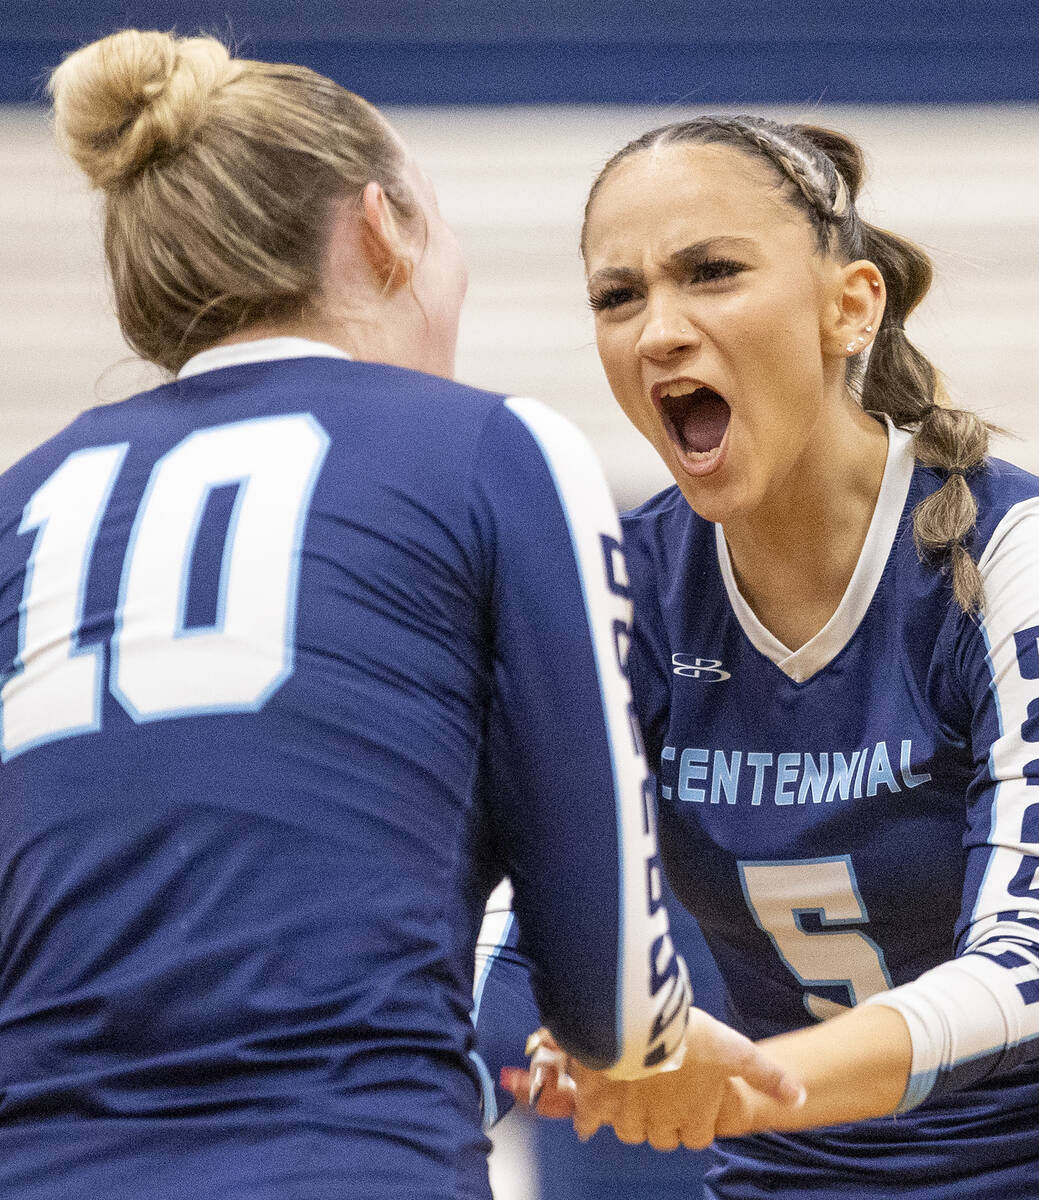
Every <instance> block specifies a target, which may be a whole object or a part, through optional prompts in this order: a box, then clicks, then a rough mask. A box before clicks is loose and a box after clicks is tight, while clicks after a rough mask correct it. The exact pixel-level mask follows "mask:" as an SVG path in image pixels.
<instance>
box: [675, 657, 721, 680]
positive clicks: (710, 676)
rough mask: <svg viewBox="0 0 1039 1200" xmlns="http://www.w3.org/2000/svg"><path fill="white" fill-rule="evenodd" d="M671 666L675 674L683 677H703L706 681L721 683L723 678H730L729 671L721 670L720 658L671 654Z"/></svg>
mask: <svg viewBox="0 0 1039 1200" xmlns="http://www.w3.org/2000/svg"><path fill="white" fill-rule="evenodd" d="M671 666H672V668H673V669H674V673H675V674H676V675H681V676H682V677H683V678H685V679H703V680H705V681H706V682H707V683H721V681H722V680H723V679H731V678H732V673H731V672H730V671H723V670H722V664H721V660H720V659H717V658H693V656H692V655H691V654H672V655H671Z"/></svg>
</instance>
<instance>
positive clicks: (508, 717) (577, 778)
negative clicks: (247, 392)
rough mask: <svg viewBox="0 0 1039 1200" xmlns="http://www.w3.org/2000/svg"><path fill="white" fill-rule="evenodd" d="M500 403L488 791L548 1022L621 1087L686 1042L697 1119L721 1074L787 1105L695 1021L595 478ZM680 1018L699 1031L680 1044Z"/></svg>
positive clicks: (627, 613) (522, 414) (754, 1058)
mask: <svg viewBox="0 0 1039 1200" xmlns="http://www.w3.org/2000/svg"><path fill="white" fill-rule="evenodd" d="M509 404H510V407H511V408H512V411H513V413H514V416H515V417H516V418H517V423H516V424H515V425H514V426H513V427H512V428H511V429H509V430H507V431H506V433H507V435H508V436H507V437H506V438H505V439H503V440H502V441H501V442H499V441H494V442H491V443H489V444H488V445H486V446H485V447H484V449H485V451H486V452H485V453H484V454H483V455H482V456H481V464H480V465H481V479H482V485H481V495H482V497H483V509H484V512H486V513H490V514H491V515H492V517H493V522H492V523H491V525H490V528H491V529H492V530H493V537H491V536H490V535H489V534H488V533H487V532H485V533H484V535H483V540H484V542H485V543H487V542H491V543H492V544H493V545H494V547H495V554H494V564H495V569H494V578H495V588H494V595H495V604H494V614H495V648H496V649H495V652H496V663H495V694H494V696H493V698H492V701H491V712H490V717H489V722H488V732H487V751H488V753H487V761H488V763H489V777H488V779H487V780H485V783H486V791H487V795H488V797H489V800H490V805H491V812H492V821H493V825H494V827H495V829H496V832H497V836H498V840H499V846H500V849H501V854H502V857H503V859H504V860H505V866H506V870H507V871H508V874H509V876H510V878H511V880H512V885H513V888H514V895H515V908H516V915H517V918H518V923H519V929H520V941H519V949H520V951H522V952H524V953H525V954H526V955H527V956H528V957H529V959H530V961H531V963H532V980H533V986H534V991H535V994H536V996H537V1000H538V1003H539V1005H540V1009H541V1012H542V1014H543V1017H544V1020H545V1023H546V1025H547V1026H548V1027H549V1029H550V1030H551V1032H552V1033H553V1034H554V1036H555V1038H556V1039H557V1041H558V1042H559V1043H560V1044H561V1045H562V1046H563V1047H564V1049H565V1050H566V1051H568V1052H569V1053H570V1054H572V1055H573V1056H574V1058H575V1059H576V1060H578V1061H579V1062H583V1063H585V1064H587V1065H588V1066H590V1067H595V1068H599V1069H600V1072H601V1074H598V1075H597V1078H599V1079H600V1080H601V1081H603V1082H604V1083H605V1084H607V1085H609V1086H610V1087H614V1088H620V1087H621V1086H622V1085H621V1084H620V1083H618V1082H616V1081H618V1080H635V1081H639V1082H644V1083H646V1084H648V1083H649V1082H651V1079H650V1078H649V1077H652V1079H653V1080H655V1079H656V1078H658V1077H663V1076H665V1075H668V1074H670V1073H671V1071H672V1070H673V1069H675V1068H677V1067H678V1065H679V1063H680V1062H681V1059H682V1056H683V1054H685V1053H687V1052H688V1051H689V1050H690V1049H691V1053H692V1059H693V1061H694V1062H696V1063H697V1064H698V1065H699V1067H700V1070H699V1072H698V1074H697V1089H698V1098H699V1099H698V1105H697V1108H698V1116H697V1118H696V1119H697V1120H699V1121H700V1122H701V1123H702V1121H703V1120H705V1119H706V1116H705V1114H707V1113H710V1114H711V1116H712V1117H713V1113H714V1110H715V1108H716V1107H717V1104H718V1101H719V1099H720V1095H721V1086H722V1083H723V1082H724V1080H725V1079H726V1078H727V1077H728V1076H729V1075H731V1074H736V1073H739V1074H742V1075H744V1076H745V1077H746V1078H747V1079H748V1080H750V1081H751V1082H752V1083H753V1084H754V1085H755V1086H758V1087H762V1088H765V1089H767V1090H768V1091H770V1092H771V1093H772V1094H775V1095H777V1096H781V1097H785V1098H786V1099H787V1101H788V1102H789V1101H790V1100H793V1099H796V1097H797V1095H798V1094H799V1091H800V1089H799V1087H798V1086H797V1085H795V1084H792V1083H791V1082H790V1081H789V1080H788V1079H787V1078H786V1077H785V1076H784V1074H783V1072H781V1071H780V1070H779V1069H778V1068H776V1067H775V1066H774V1065H773V1064H772V1063H770V1062H769V1061H768V1060H767V1059H766V1057H765V1056H764V1055H763V1054H762V1053H761V1052H760V1051H758V1050H756V1049H755V1048H754V1046H753V1044H752V1043H751V1042H749V1041H748V1040H747V1039H746V1038H744V1037H742V1036H741V1035H739V1034H736V1033H735V1032H734V1031H732V1030H730V1029H728V1028H727V1027H726V1026H724V1025H722V1024H721V1023H720V1022H718V1021H715V1020H714V1019H713V1018H711V1017H709V1016H707V1014H705V1013H699V1012H698V1011H697V1010H692V1012H691V1013H690V1011H689V1002H690V999H691V994H690V988H689V981H688V973H687V970H686V966H685V963H684V962H683V960H682V958H681V957H680V956H679V955H677V954H676V953H675V950H674V947H673V945H672V941H671V936H670V932H669V926H668V918H667V909H666V904H665V898H664V890H663V876H662V871H661V864H660V859H659V854H658V849H657V842H656V828H655V791H654V787H653V783H652V779H651V777H650V775H649V773H648V771H647V768H646V763H645V760H644V756H643V753H642V739H641V735H640V732H639V728H638V724H637V721H636V719H635V714H634V709H633V705H632V700H631V691H630V688H629V685H628V678H627V661H628V644H629V641H630V623H631V604H630V600H629V596H628V583H627V575H626V568H625V562H624V557H623V555H622V553H621V548H620V530H619V526H618V522H617V517H616V514H615V512H614V509H613V506H612V502H611V500H610V498H609V495H608V493H607V491H606V487H605V482H604V481H603V479H602V475H601V473H600V471H599V469H598V467H597V465H596V463H595V461H594V459H593V458H592V456H591V453H590V450H589V448H588V446H587V444H586V443H585V442H584V440H583V438H581V437H580V436H579V435H577V434H576V432H575V431H574V430H573V429H572V428H571V427H570V426H569V425H568V424H567V423H566V422H564V421H562V420H561V419H560V418H558V417H556V416H555V415H554V414H552V413H550V412H549V411H548V410H545V409H544V408H542V407H541V406H540V405H534V404H533V403H532V402H530V401H510V402H509ZM517 439H518V444H516V440H517ZM510 440H511V441H512V443H513V444H512V446H511V450H512V453H511V454H510V455H509V456H508V457H505V456H504V455H503V454H502V452H501V448H502V446H503V445H509V441H510ZM484 529H485V530H486V529H487V522H486V521H485V523H484ZM501 961H502V960H501V958H500V956H499V959H498V960H497V962H498V963H500V962H501ZM492 976H493V970H492ZM687 1017H688V1018H690V1019H692V1021H693V1022H694V1026H695V1029H696V1031H697V1033H696V1036H695V1037H691V1038H683V1030H684V1028H685V1026H686V1021H687ZM482 1026H483V1022H482V1021H481V1027H482ZM481 1036H483V1035H482V1034H481ZM575 1069H577V1070H580V1068H579V1067H578V1068H575Z"/></svg>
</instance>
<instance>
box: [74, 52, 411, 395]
mask: <svg viewBox="0 0 1039 1200" xmlns="http://www.w3.org/2000/svg"><path fill="white" fill-rule="evenodd" d="M50 91H51V95H52V97H53V100H54V112H55V125H56V132H57V135H58V138H59V140H60V141H61V143H62V144H63V145H64V146H65V147H66V149H67V150H68V152H69V153H70V154H71V156H72V158H73V159H74V160H75V161H76V163H77V164H78V165H79V167H80V168H81V169H82V170H83V172H84V173H85V174H86V176H87V177H88V179H89V180H90V182H91V183H92V184H93V185H94V186H95V187H98V188H101V189H103V190H104V192H105V218H104V225H105V232H104V241H105V256H106V259H107V262H108V268H109V272H110V274H111V278H112V286H113V291H114V298H115V306H116V313H117V315H118V318H119V324H120V326H121V327H122V330H123V334H124V336H125V337H126V340H127V341H128V342H129V344H130V345H131V346H132V347H133V349H134V350H136V351H137V352H138V353H139V354H140V355H141V356H142V357H144V358H146V359H148V360H150V361H151V362H154V363H158V364H159V365H160V366H162V367H165V368H166V369H168V370H169V371H171V372H176V371H177V370H179V368H180V367H181V366H183V364H184V363H185V362H187V360H188V359H189V358H191V356H192V355H193V354H196V353H197V352H198V351H199V350H202V349H205V348H206V347H207V346H211V345H212V344H213V343H214V342H216V341H218V340H220V339H221V338H223V337H226V336H227V335H229V334H231V333H235V332H238V331H239V330H242V329H244V328H246V327H248V326H250V325H253V324H256V323H258V322H262V321H271V320H277V319H279V318H283V317H286V316H291V315H295V316H298V315H301V314H302V313H303V312H304V311H305V310H306V309H307V307H308V306H309V305H310V304H311V303H312V302H313V300H314V299H315V298H316V296H317V294H318V288H319V267H320V261H321V252H322V249H323V246H324V243H325V237H326V229H327V225H328V214H329V208H330V205H331V202H332V201H333V200H335V199H338V198H341V197H343V196H360V194H361V192H362V191H363V190H364V187H365V185H366V184H367V183H369V182H370V181H372V180H374V181H376V182H378V183H379V184H381V186H382V187H383V189H384V191H385V192H386V195H387V197H388V199H389V200H390V202H391V204H393V206H394V208H395V210H396V211H397V212H398V213H399V214H400V216H401V217H402V218H403V219H404V220H406V221H407V220H410V219H411V218H413V217H414V216H415V214H416V212H417V206H416V203H415V200H414V198H413V196H412V195H411V193H410V191H409V189H408V188H407V186H406V185H405V184H404V183H403V181H402V179H401V168H402V166H403V160H404V150H403V147H402V145H401V143H400V141H399V140H398V139H397V137H396V136H395V134H394V133H393V131H392V130H391V129H390V127H389V125H388V124H387V123H386V122H385V121H384V120H383V118H382V117H381V116H380V114H379V113H378V111H377V110H376V109H375V108H373V107H372V106H371V105H370V104H369V103H368V102H367V101H365V100H363V99H361V97H359V96H355V95H354V94H353V93H352V92H349V91H347V90H346V89H345V88H343V87H340V86H339V84H337V83H334V82H333V81H332V80H330V79H326V78H325V77H324V76H322V75H318V74H316V73H315V72H314V71H311V70H308V69H307V68H306V67H299V66H291V65H277V64H271V63H262V62H253V61H249V60H245V59H233V58H231V57H230V55H229V54H228V51H227V49H226V48H225V47H224V46H223V45H222V44H221V43H220V42H218V41H217V40H216V39H215V38H211V37H192V38H180V37H175V36H174V35H172V34H168V33H161V32H155V31H148V32H146V31H141V30H136V29H125V30H123V31H121V32H120V33H116V34H112V35H111V36H110V37H106V38H102V39H101V40H100V41H97V42H93V43H91V44H90V45H88V46H85V47H83V48H82V49H80V50H77V51H76V52H75V53H73V54H71V55H69V57H68V58H66V59H65V61H64V62H63V63H62V64H61V66H60V67H58V68H57V70H56V71H55V72H54V73H53V75H52V76H51V80H50Z"/></svg>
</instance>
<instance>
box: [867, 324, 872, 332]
mask: <svg viewBox="0 0 1039 1200" xmlns="http://www.w3.org/2000/svg"><path fill="white" fill-rule="evenodd" d="M866 332H867V333H872V332H873V326H872V325H867V326H866Z"/></svg>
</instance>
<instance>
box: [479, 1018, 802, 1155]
mask: <svg viewBox="0 0 1039 1200" xmlns="http://www.w3.org/2000/svg"><path fill="white" fill-rule="evenodd" d="M532 1040H534V1039H532ZM537 1045H538V1050H537V1053H536V1054H535V1058H534V1061H533V1062H532V1063H531V1071H530V1072H526V1071H508V1072H503V1073H502V1084H503V1086H505V1087H506V1088H507V1089H508V1090H509V1091H511V1092H512V1094H513V1095H514V1096H516V1097H517V1099H518V1100H519V1102H520V1103H522V1104H529V1105H530V1106H531V1107H534V1108H535V1110H536V1111H537V1112H538V1113H539V1114H540V1115H542V1116H556V1117H558V1116H566V1115H570V1116H572V1117H573V1121H574V1128H575V1130H576V1131H577V1133H578V1136H579V1137H581V1138H582V1140H586V1139H587V1138H590V1137H591V1136H592V1134H594V1133H595V1131H596V1130H597V1129H598V1128H599V1127H600V1126H602V1125H611V1126H612V1127H613V1129H614V1131H615V1132H616V1134H617V1137H618V1138H620V1140H621V1141H622V1142H628V1143H637V1142H643V1141H648V1142H649V1143H650V1145H652V1146H653V1147H655V1148H656V1149H658V1150H674V1149H676V1148H677V1147H678V1146H679V1145H684V1146H688V1147H689V1148H690V1149H695V1150H699V1149H702V1148H703V1147H704V1146H706V1145H709V1144H710V1142H712V1141H713V1140H714V1138H715V1137H717V1136H720V1135H721V1134H724V1136H733V1135H734V1134H735V1133H737V1132H742V1130H741V1129H740V1128H739V1121H740V1116H741V1114H742V1113H744V1112H746V1111H748V1109H747V1106H746V1103H745V1098H746V1094H747V1093H746V1092H736V1091H735V1089H734V1088H733V1086H732V1083H731V1082H730V1077H732V1076H741V1077H742V1079H743V1080H744V1081H746V1084H748V1085H750V1089H749V1090H750V1094H751V1095H762V1096H764V1097H767V1098H769V1099H770V1100H771V1101H773V1102H775V1103H777V1104H779V1105H780V1106H782V1107H787V1108H789V1107H796V1106H798V1105H800V1104H802V1103H803V1102H804V1089H803V1088H802V1087H801V1086H800V1084H798V1083H796V1082H795V1081H794V1080H793V1079H792V1078H791V1077H790V1076H789V1075H788V1074H787V1073H786V1072H784V1071H783V1069H782V1068H780V1067H778V1066H776V1065H775V1064H774V1063H772V1062H771V1061H770V1060H769V1059H768V1058H767V1057H766V1055H765V1054H764V1053H763V1052H762V1051H760V1050H759V1049H758V1048H757V1047H756V1046H755V1045H754V1044H753V1042H751V1041H749V1040H748V1039H747V1038H745V1037H743V1036H742V1035H741V1034H738V1033H736V1031H735V1030H733V1029H730V1028H729V1027H728V1026H727V1025H723V1024H722V1023H721V1022H720V1021H716V1020H715V1019H714V1018H713V1017H711V1016H709V1015H708V1014H707V1013H705V1012H703V1011H701V1010H700V1009H696V1008H693V1009H690V1012H689V1025H688V1027H687V1030H686V1054H685V1061H684V1062H683V1064H682V1066H681V1067H680V1068H679V1069H678V1070H675V1071H664V1072H661V1073H660V1074H657V1075H654V1076H652V1077H650V1078H648V1079H641V1080H631V1081H619V1080H612V1079H609V1078H607V1077H606V1075H605V1074H603V1073H602V1072H599V1071H591V1070H589V1069H588V1068H587V1067H584V1066H582V1065H581V1064H580V1063H579V1062H577V1061H575V1060H573V1059H567V1057H566V1056H565V1055H564V1054H563V1052H562V1051H560V1050H559V1048H558V1047H557V1046H556V1045H555V1043H554V1042H551V1040H550V1038H547V1037H545V1036H542V1035H537ZM754 1089H758V1091H757V1092H755V1091H754ZM719 1116H721V1117H723V1119H724V1122H725V1127H724V1129H723V1130H718V1128H717V1123H718V1119H719Z"/></svg>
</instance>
